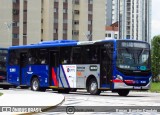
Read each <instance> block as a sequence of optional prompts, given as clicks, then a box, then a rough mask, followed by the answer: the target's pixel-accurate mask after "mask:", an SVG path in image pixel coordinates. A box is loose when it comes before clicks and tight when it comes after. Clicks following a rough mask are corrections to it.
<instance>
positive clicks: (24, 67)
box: [20, 52, 28, 85]
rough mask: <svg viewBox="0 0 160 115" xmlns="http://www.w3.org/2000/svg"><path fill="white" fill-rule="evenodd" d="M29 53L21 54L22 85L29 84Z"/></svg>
mask: <svg viewBox="0 0 160 115" xmlns="http://www.w3.org/2000/svg"><path fill="white" fill-rule="evenodd" d="M27 63H28V57H27V52H23V53H20V85H26V83H27Z"/></svg>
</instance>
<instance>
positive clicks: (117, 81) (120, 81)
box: [112, 79, 123, 83]
mask: <svg viewBox="0 0 160 115" xmlns="http://www.w3.org/2000/svg"><path fill="white" fill-rule="evenodd" d="M112 82H114V83H123V81H122V80H119V79H115V80H112Z"/></svg>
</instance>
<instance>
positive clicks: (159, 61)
mask: <svg viewBox="0 0 160 115" xmlns="http://www.w3.org/2000/svg"><path fill="white" fill-rule="evenodd" d="M151 50H152V52H151V53H152V54H151V55H152V74H153V79H155V80H157V79H158V75H159V74H160V35H157V36H154V38H153V39H152V49H151Z"/></svg>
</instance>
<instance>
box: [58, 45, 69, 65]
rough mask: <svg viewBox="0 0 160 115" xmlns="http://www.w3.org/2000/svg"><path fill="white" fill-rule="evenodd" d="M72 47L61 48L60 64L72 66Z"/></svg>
mask: <svg viewBox="0 0 160 115" xmlns="http://www.w3.org/2000/svg"><path fill="white" fill-rule="evenodd" d="M70 57H71V47H61V48H60V63H61V64H70V63H71V59H70Z"/></svg>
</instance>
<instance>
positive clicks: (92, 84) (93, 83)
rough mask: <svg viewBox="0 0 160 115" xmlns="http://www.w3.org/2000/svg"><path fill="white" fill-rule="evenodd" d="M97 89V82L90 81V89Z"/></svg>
mask: <svg viewBox="0 0 160 115" xmlns="http://www.w3.org/2000/svg"><path fill="white" fill-rule="evenodd" d="M96 89H97V83H96V82H92V83H91V91H94V90H96Z"/></svg>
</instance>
